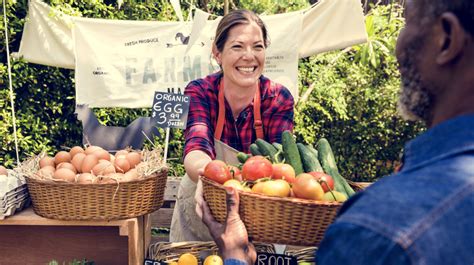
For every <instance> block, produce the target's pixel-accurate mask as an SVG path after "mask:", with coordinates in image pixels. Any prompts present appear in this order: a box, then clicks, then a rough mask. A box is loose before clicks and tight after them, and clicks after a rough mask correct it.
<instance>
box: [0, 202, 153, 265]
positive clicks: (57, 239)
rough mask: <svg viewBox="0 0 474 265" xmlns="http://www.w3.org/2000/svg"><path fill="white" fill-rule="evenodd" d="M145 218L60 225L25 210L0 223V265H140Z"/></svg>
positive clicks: (146, 227)
mask: <svg viewBox="0 0 474 265" xmlns="http://www.w3.org/2000/svg"><path fill="white" fill-rule="evenodd" d="M149 220H150V219H149V216H148V215H145V216H140V217H136V218H130V219H124V220H114V221H61V220H53V219H47V218H44V217H41V216H38V215H36V214H35V213H34V211H33V209H32V208H28V209H26V210H24V211H22V212H20V213H18V214H15V215H14V216H11V217H9V218H6V219H5V220H0V235H2V240H0V253H2V254H1V255H0V264H9V265H15V264H21V265H25V264H48V262H50V261H51V260H56V261H58V262H59V264H63V262H64V263H65V264H66V263H67V262H70V261H72V260H74V259H75V260H83V259H87V260H89V261H94V262H95V264H117V265H119V264H129V265H139V264H143V259H144V257H145V255H146V253H145V252H146V251H147V250H148V246H149V244H150V229H151V226H150V222H149Z"/></svg>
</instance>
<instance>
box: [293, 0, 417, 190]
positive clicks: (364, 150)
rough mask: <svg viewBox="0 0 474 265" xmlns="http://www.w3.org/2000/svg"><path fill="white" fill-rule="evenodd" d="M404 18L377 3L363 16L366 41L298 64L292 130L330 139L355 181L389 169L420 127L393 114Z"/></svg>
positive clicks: (311, 138) (306, 136) (309, 137)
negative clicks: (397, 45)
mask: <svg viewBox="0 0 474 265" xmlns="http://www.w3.org/2000/svg"><path fill="white" fill-rule="evenodd" d="M402 22H403V21H402V20H401V8H400V7H399V6H398V5H395V4H394V5H392V6H377V7H376V8H374V9H371V13H369V14H368V15H367V19H366V25H367V31H368V35H369V41H368V42H367V43H366V44H363V45H359V46H355V47H352V48H350V49H346V50H343V51H335V52H330V53H326V54H321V55H317V56H313V57H311V58H308V59H305V60H303V61H302V62H301V63H300V71H299V74H300V82H301V87H303V91H302V93H303V95H305V96H303V97H302V100H301V101H300V102H299V104H298V106H297V108H296V110H297V111H296V115H295V116H296V117H295V121H296V128H295V131H296V134H297V135H298V137H299V140H301V141H304V142H306V143H315V142H316V141H317V140H318V139H319V138H320V137H326V138H328V139H329V141H330V143H331V144H332V145H333V149H334V150H335V153H336V155H337V160H338V164H339V167H340V170H341V171H342V173H343V175H344V176H345V177H348V178H350V179H353V180H358V181H361V180H365V181H374V180H376V179H378V178H379V177H381V176H383V175H387V174H390V173H391V172H393V170H394V167H395V166H396V165H397V164H398V162H399V155H400V152H401V150H402V148H403V145H404V144H405V142H406V141H408V140H409V139H411V138H413V137H414V136H415V135H416V134H418V133H419V132H420V131H421V130H423V127H422V125H421V124H415V123H409V122H405V121H403V120H402V119H401V118H400V117H398V116H397V113H396V102H397V97H398V90H399V86H400V81H399V72H398V70H397V63H396V59H395V56H394V50H395V43H396V36H398V32H399V30H400V29H401V27H402V25H403V23H402ZM308 85H309V86H308ZM305 89H306V90H305ZM308 89H309V91H308Z"/></svg>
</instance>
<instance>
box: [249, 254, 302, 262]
mask: <svg viewBox="0 0 474 265" xmlns="http://www.w3.org/2000/svg"><path fill="white" fill-rule="evenodd" d="M255 265H298V260H297V259H296V257H294V256H288V255H280V254H274V253H265V252H259V253H257V260H256V261H255Z"/></svg>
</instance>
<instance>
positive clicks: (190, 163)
mask: <svg viewBox="0 0 474 265" xmlns="http://www.w3.org/2000/svg"><path fill="white" fill-rule="evenodd" d="M211 160H212V159H211V157H210V156H209V155H208V154H206V153H205V152H203V151H200V150H193V151H191V152H189V153H188V154H187V155H186V156H185V157H184V168H185V169H186V173H187V174H188V176H189V178H191V180H192V181H194V182H197V181H198V180H199V176H200V175H202V174H203V172H204V167H206V165H207V163H209V162H210V161H211Z"/></svg>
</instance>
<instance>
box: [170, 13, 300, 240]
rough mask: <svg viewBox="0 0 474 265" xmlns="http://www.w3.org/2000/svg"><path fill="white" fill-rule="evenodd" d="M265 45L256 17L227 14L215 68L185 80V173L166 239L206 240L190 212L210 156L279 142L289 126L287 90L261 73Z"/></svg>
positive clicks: (263, 29)
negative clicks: (259, 142) (217, 68)
mask: <svg viewBox="0 0 474 265" xmlns="http://www.w3.org/2000/svg"><path fill="white" fill-rule="evenodd" d="M268 44H269V40H268V34H267V29H266V27H265V25H264V23H263V22H262V20H261V19H260V18H259V17H258V16H257V15H255V14H254V13H253V12H251V11H248V10H236V11H232V12H230V13H229V14H227V15H226V16H224V17H223V18H222V20H221V21H220V22H219V25H218V26H217V29H216V35H215V38H214V43H213V48H212V54H213V56H214V58H215V60H216V61H217V63H218V64H219V65H220V71H219V72H217V73H214V74H211V75H208V76H206V77H204V78H201V79H197V80H194V81H192V82H190V83H189V84H188V86H187V87H186V89H185V95H187V96H190V98H191V100H190V107H189V115H188V123H187V128H186V131H185V139H186V143H185V147H184V166H185V168H186V173H187V174H186V176H184V177H183V179H182V181H181V185H180V188H179V191H178V199H177V202H176V206H175V211H174V213H173V220H172V224H171V233H170V240H171V241H206V240H211V237H210V235H209V232H208V229H207V227H205V226H204V224H203V223H202V222H201V220H200V218H199V217H197V215H196V214H195V212H194V209H195V204H196V202H195V200H194V194H195V190H196V182H197V180H198V178H199V175H202V173H203V171H204V168H205V166H206V165H207V164H208V163H209V162H210V161H211V160H215V159H220V160H225V159H224V157H235V155H232V154H231V155H228V154H225V153H224V152H223V151H221V150H231V149H233V150H237V151H243V152H247V153H248V152H249V146H250V144H251V143H253V142H255V140H256V139H257V138H261V139H265V140H266V141H267V142H281V133H282V132H283V131H285V130H292V129H293V105H294V101H293V97H292V96H291V94H290V92H289V90H288V89H287V88H285V87H283V86H282V85H280V84H277V83H275V82H272V81H271V80H269V79H268V78H266V77H265V76H263V75H262V72H263V70H264V69H263V68H264V65H265V50H266V48H267V46H268ZM229 147H231V148H229ZM225 162H226V163H230V161H225Z"/></svg>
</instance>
